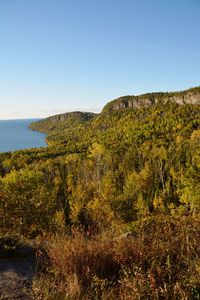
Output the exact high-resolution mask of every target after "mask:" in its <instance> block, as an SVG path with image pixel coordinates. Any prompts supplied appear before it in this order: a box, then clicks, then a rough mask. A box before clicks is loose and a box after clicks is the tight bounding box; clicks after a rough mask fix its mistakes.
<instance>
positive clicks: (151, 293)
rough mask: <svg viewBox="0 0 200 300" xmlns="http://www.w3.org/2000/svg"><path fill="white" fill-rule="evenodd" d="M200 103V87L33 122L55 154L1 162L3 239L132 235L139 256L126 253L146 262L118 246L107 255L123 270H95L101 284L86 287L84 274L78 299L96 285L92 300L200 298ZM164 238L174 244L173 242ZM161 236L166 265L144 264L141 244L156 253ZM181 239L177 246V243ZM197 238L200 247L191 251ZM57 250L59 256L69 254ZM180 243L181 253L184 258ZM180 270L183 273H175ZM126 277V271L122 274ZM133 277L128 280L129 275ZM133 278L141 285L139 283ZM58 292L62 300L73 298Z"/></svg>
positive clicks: (25, 154)
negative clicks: (77, 234) (78, 233)
mask: <svg viewBox="0 0 200 300" xmlns="http://www.w3.org/2000/svg"><path fill="white" fill-rule="evenodd" d="M199 104H200V88H195V89H190V90H188V91H184V92H177V93H153V94H146V95H142V96H137V97H134V96H127V97H122V98H119V99H117V100H114V101H112V102H110V103H109V104H107V105H106V107H105V108H104V109H103V111H102V113H100V114H92V113H81V112H74V113H67V114H64V115H58V116H54V117H50V118H47V119H44V120H42V121H39V122H36V123H32V124H31V125H30V128H31V129H32V130H39V131H43V132H46V133H47V134H48V136H47V142H48V145H49V147H47V148H41V149H31V150H23V151H16V152H13V153H1V154H0V175H1V176H0V228H1V235H2V236H5V235H6V236H7V235H9V236H19V237H26V238H31V239H34V238H36V237H38V236H41V235H43V234H44V233H45V234H47V233H48V234H49V233H51V234H55V233H56V234H59V235H63V234H64V235H65V234H66V233H68V234H71V233H72V232H74V230H77V228H79V229H80V228H81V230H82V232H83V233H84V234H85V233H86V232H91V235H92V234H95V235H97V234H98V235H101V236H102V235H103V234H105V233H106V232H107V234H108V232H110V233H109V234H108V235H109V239H108V240H107V242H106V243H108V241H109V240H111V236H112V235H113V234H114V235H117V234H119V233H123V232H125V231H127V230H131V231H132V233H133V235H134V234H135V236H136V237H135V238H136V242H137V247H138V250H136V248H134V249H135V250H133V248H131V249H132V250H130V249H129V248H128V249H129V250H130V251H133V252H134V251H136V252H137V251H138V252H137V253H138V254H137V255H136V252H134V255H135V256H134V255H133V252H131V253H132V254H131V253H130V252H127V253H126V254H125V252H123V251H125V249H124V248H123V247H124V246H123V245H121V244H120V245H121V246H120V245H117V247H121V248H117V250H116V249H114V248H113V249H114V250H113V251H117V252H116V253H117V254H116V253H115V254H113V253H114V252H112V253H111V252H109V251H111V250H108V249H107V250H106V249H104V250H105V251H107V252H108V253H109V257H110V261H112V259H114V258H113V257H115V259H117V260H118V261H117V262H116V261H115V263H116V265H114V266H111V267H112V268H116V269H115V274H111V275H109V274H107V273H106V274H104V275H102V273H101V272H100V271H97V270H96V269H95V270H93V271H92V272H93V273H92V275H91V276H93V277H91V278H90V277H89V278H90V280H89V279H88V281H87V280H86V282H83V281H84V279H83V277H84V275H83V273H81V274H82V275H81V276H82V277H81V278H79V276H80V274H79V273H78V275H76V276H78V277H77V278H76V280H77V282H78V283H77V284H79V288H80V295H84V293H90V292H91V293H92V290H94V287H92V285H91V282H93V283H92V284H94V285H95V289H96V290H95V293H96V295H97V296H96V298H94V297H95V296H94V295H93V296H91V298H87V299H103V298H101V297H103V296H102V295H103V293H104V292H105V290H106V289H107V288H108V287H109V289H110V293H111V294H112V297H113V298H111V294H109V295H110V296H108V298H104V299H116V298H115V297H118V298H119V299H132V298H128V297H129V296H128V295H129V288H130V294H131V293H133V290H131V289H132V288H133V287H134V289H136V290H137V291H136V292H135V293H136V294H135V295H136V296H135V298H133V299H199V298H198V297H200V293H199V290H200V282H199V280H198V279H197V278H198V276H199V278H200V272H199V268H197V267H194V268H193V271H192V265H193V266H197V264H199V263H200V261H199V254H200V249H199V245H198V242H197V240H198V241H199V234H198V232H199V230H200V227H198V226H199V223H198V216H199V213H200V105H199ZM188 222H189V223H188ZM187 224H189V225H188V227H187ZM148 226H149V230H150V233H148V230H147V229H148ZM181 228H185V229H184V230H186V231H187V228H189V229H188V230H189V231H190V232H191V234H192V237H191V236H189V233H188V231H187V234H188V236H187V238H189V240H187V245H186V244H184V243H185V241H184V234H185V233H184V232H186V231H181ZM192 228H193V230H194V232H193V231H192ZM115 232H116V233H115ZM117 232H118V233H117ZM177 233H178V235H177ZM142 234H143V235H142ZM145 234H146V236H145ZM170 234H171V235H170ZM148 235H149V237H150V236H151V239H152V240H151V241H150V240H148ZM163 235H166V237H167V239H166V240H165V242H164V240H162V238H163ZM154 236H157V242H158V241H159V239H161V240H160V244H159V242H158V248H156V250H155V249H154V248H152V249H151V250H152V253H154V254H152V257H154V256H153V255H155V253H156V256H157V255H158V256H159V255H161V254H162V255H163V257H161V258H160V261H156V260H154V259H153V258H152V257H151V258H149V261H147V262H146V263H145V262H144V261H143V260H144V259H145V257H143V258H141V257H140V256H141V255H143V254H141V253H142V251H143V250H144V247H145V245H144V244H141V245H139V243H140V242H141V240H142V238H143V239H144V240H143V241H146V242H145V243H147V244H146V245H149V246H148V247H150V244H151V243H153V239H154ZM173 236H176V239H177V240H176V241H174V242H173V240H172V239H171V238H172V237H173ZM146 238H147V240H146ZM190 239H191V240H193V242H194V244H192V246H191V244H190V241H191V240H190ZM170 241H171V242H170ZM177 241H178V242H177ZM76 242H77V243H78V241H75V242H74V243H76ZM82 242H83V245H82V246H81V247H83V248H84V247H85V248H84V249H85V250H84V251H89V250H88V248H87V247H89V249H90V250H91V251H93V250H92V249H93V248H91V247H94V248H95V247H96V246H94V245H93V246H90V245H88V244H87V242H86V244H84V243H85V242H84V241H82ZM90 242H91V241H90ZM136 242H135V243H136ZM59 243H60V242H58V244H56V245H57V246H56V247H58V248H56V251H58V249H59V247H61V246H59ZM67 243H68V241H66V245H68V244H67ZM95 243H96V240H95ZM168 243H169V244H168ZM173 243H174V244H173ZM179 243H180V245H179ZM181 244H182V247H183V248H181V249H182V250H180V249H179V250H180V251H182V252H180V253H179V252H178V251H179V250H178V248H179V246H180V247H181ZM130 245H132V243H131V242H130V243H129V246H130ZM135 245H136V244H135ZM159 245H160V247H161V248H162V247H165V246H166V247H167V249H168V250H167V249H166V251H167V252H166V253H164V254H163V252H162V251H164V250H161V248H159ZM79 246H80V245H79ZM79 246H78V245H77V246H74V247H75V249H77V248H76V247H79ZM129 246H127V244H126V247H129ZM68 247H69V245H68ZM70 247H71V246H70ZM98 247H99V246H98ZM98 247H97V248H98ZM105 247H108V245H107V244H106V246H105ZM113 247H114V246H113ZM130 247H136V246H133V245H132V246H130ZM152 247H153V246H152ZM156 247H157V246H156ZM184 247H186V248H184ZM187 247H189V248H190V247H192V249H193V250H194V252H195V255H196V256H193V258H189V256H188V255H189V254H188V253H186V252H184V251H189V250H188V249H189V248H187ZM95 249H96V248H95ZM120 249H121V250H120ZM142 249H143V250H142ZM159 249H160V250H159ZM162 249H164V248H162ZM184 249H186V250H184ZM54 250H55V249H54ZM104 250H103V249H102V251H104ZM129 250H127V249H126V251H129ZM193 250H192V251H193ZM51 251H52V249H51ZM51 251H50V252H51ZM71 251H72V252H73V250H71ZM94 251H97V250H94ZM120 251H122V252H123V254H122V252H120ZM145 251H146V250H145ZM145 251H144V253H145ZM159 251H161V252H159ZM176 252H177V254H176ZM52 253H53V252H51V254H52ZM120 253H121V256H120ZM52 255H54V254H52ZM69 255H70V254H69ZM77 255H78V254H77ZM99 255H100V257H101V256H102V253H101V254H99ZM131 255H133V256H134V257H135V258H134V259H135V260H134V261H132V258H131V257H132V256H131ZM145 255H147V253H146V254H145ZM184 255H186V257H184ZM118 256H119V257H118ZM128 256H129V258H128ZM136 256H137V258H136ZM139 257H140V258H139ZM106 259H107V258H106ZM121 259H122V261H121ZM194 259H196V260H195V261H194ZM55 260H56V258H55V257H53V261H54V262H55ZM97 260H98V259H97ZM129 260H130V261H131V262H130V263H128V261H129ZM141 261H143V263H144V265H142V263H141ZM95 263H96V260H95ZM104 263H105V262H104ZM112 263H113V264H114V262H113V261H112ZM117 263H118V264H117ZM154 264H155V265H154ZM61 265H62V264H61V262H57V265H56V266H57V267H58V266H59V268H58V269H59V270H60V271H58V273H59V272H61V273H62V274H61V275H62V276H61V278H63V276H64V277H65V275H63V274H64V273H63V272H64V270H61ZM105 265H106V263H105ZM175 265H177V269H176V274H174V273H173V270H172V269H173V266H175ZM68 267H69V266H68ZM133 267H134V268H133ZM66 268H67V267H66ZM90 268H91V269H92V268H93V265H92V266H90ZM102 268H103V267H102ZM120 268H121V269H120ZM119 269H120V270H121V271H120V270H119ZM122 269H123V272H125V273H123V274H122V273H119V274H118V272H119V271H120V272H122ZM133 269H134V270H133ZM70 270H71V269H70ZM183 270H187V272H188V275H187V276H189V277H187V276H186V277H184V276H185V275H184V274H182V272H185V271H183ZM70 272H72V271H70ZM73 272H75V271H73ZM73 272H72V273H73ZM88 272H89V271H88ZM99 272H100V273H99ZM102 272H103V271H102ZM105 272H106V271H105ZM126 272H128V273H126ZM137 272H138V273H137ZM190 272H191V273H190ZM108 273H109V271H108ZM70 274H71V273H70ZM120 274H121V275H122V278H123V280H122V281H123V283H121V286H120V281H118V279H119V278H118V276H120ZM127 274H129V275H130V276H128V277H126V276H127ZM145 274H147V275H145ZM170 274H171V275H170ZM180 274H182V275H180ZM179 275H180V276H179ZM88 276H89V275H88ZM95 276H96V277H95ZM137 276H138V277H137ZM145 276H146V277H145ZM151 276H152V278H151ZM170 276H171V277H170ZM177 276H178V277H177ZM115 277H116V278H115ZM179 277H180V278H179ZM70 278H71V277H70ZM95 278H96V279H95ZM117 278H118V279H117ZM126 278H127V280H131V282H132V285H131V287H129V288H128V287H126V288H125V285H126V284H127V285H128V283H127V281H126ZM135 278H136V279H135ZM139 278H140V279H139ZM67 280H68V279H66V278H65V281H66V282H67ZM95 280H96V281H95ZM134 280H136V281H138V280H141V282H140V281H138V282H139V283H138V285H137V284H136V282H134ZM149 280H150V281H149ZM184 280H185V281H184ZM111 282H112V284H113V286H112V288H111V285H110V283H111ZM113 282H114V283H113ZM117 282H118V283H117ZM117 284H118V287H117ZM119 286H120V288H119ZM86 291H87V292H86ZM88 291H89V292H88ZM170 291H171V292H170ZM57 292H58V291H57ZM118 292H119V294H117V296H116V293H118ZM58 293H61V295H63V294H62V293H69V290H68V289H67V288H66V289H64V291H59V292H58ZM120 293H121V294H120ZM142 293H143V294H142ZM169 293H171V294H169ZM184 295H185V296H184ZM168 296H169V297H168ZM80 297H82V296H80ZM92 297H93V298H92ZM98 297H99V298H98ZM124 297H126V298H124ZM162 297H163V298H162ZM167 297H168V298H167ZM177 297H179V298H177ZM181 297H183V298H181ZM184 297H185V298H184ZM195 297H196V298H195ZM52 299H53V298H52ZM70 299H71V298H70ZM74 299H78V296H77V298H74ZM80 299H82V298H80ZM85 299H86V298H85Z"/></svg>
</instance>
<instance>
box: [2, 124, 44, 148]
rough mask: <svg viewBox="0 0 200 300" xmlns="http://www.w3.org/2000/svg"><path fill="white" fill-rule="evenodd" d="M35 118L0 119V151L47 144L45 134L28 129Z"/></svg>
mask: <svg viewBox="0 0 200 300" xmlns="http://www.w3.org/2000/svg"><path fill="white" fill-rule="evenodd" d="M37 120H38V119H26V120H0V152H7V151H14V150H20V149H29V148H36V147H45V146H47V145H46V143H45V136H46V134H44V133H40V132H36V131H31V130H30V129H28V125H29V124H30V123H31V122H34V121H37Z"/></svg>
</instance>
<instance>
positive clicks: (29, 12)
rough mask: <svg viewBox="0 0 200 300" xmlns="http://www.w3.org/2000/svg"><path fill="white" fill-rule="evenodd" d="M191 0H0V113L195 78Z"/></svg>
mask: <svg viewBox="0 0 200 300" xmlns="http://www.w3.org/2000/svg"><path fill="white" fill-rule="evenodd" d="M199 29H200V1H199V0H168V1H160V0H140V1H138V0H101V1H99V0H84V1H83V0H73V1H71V0H70V1H69V0H34V1H27V0H0V119H12V118H30V117H46V116H49V115H53V114H57V113H62V112H66V111H73V110H83V111H86V110H87V111H94V112H97V111H100V110H101V109H102V108H103V106H104V105H105V104H106V103H107V102H108V101H110V100H112V99H115V98H117V97H120V96H122V95H138V94H143V93H146V92H155V91H177V90H184V89H187V88H190V87H194V86H199V85H200V59H199V53H200V39H199Z"/></svg>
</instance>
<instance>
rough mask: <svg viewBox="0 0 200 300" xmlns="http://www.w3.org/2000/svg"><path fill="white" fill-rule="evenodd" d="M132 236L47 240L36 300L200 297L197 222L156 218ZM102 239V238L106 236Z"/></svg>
mask: <svg viewBox="0 0 200 300" xmlns="http://www.w3.org/2000/svg"><path fill="white" fill-rule="evenodd" d="M132 232H133V235H132V237H131V238H123V236H119V237H116V238H110V237H109V235H108V236H107V238H106V239H105V237H104V238H103V237H101V236H87V235H85V234H83V233H80V232H79V233H77V232H75V233H74V234H73V235H72V236H70V237H51V238H49V240H48V241H47V246H46V248H47V252H48V255H49V258H50V261H51V266H50V267H49V269H48V272H46V273H44V274H42V275H41V276H40V277H38V278H37V280H36V281H35V283H34V286H33V288H34V291H35V297H36V299H123V300H124V299H199V298H200V220H198V218H197V217H193V218H192V217H182V218H181V219H180V218H179V219H176V218H172V217H159V218H158V217H154V218H149V219H146V220H144V221H142V222H140V223H138V224H132ZM104 236H105V235H104Z"/></svg>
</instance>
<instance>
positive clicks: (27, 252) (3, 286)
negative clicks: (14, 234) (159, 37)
mask: <svg viewBox="0 0 200 300" xmlns="http://www.w3.org/2000/svg"><path fill="white" fill-rule="evenodd" d="M36 265H37V263H36V256H35V253H34V250H33V248H31V247H30V246H19V247H18V249H17V253H16V255H14V257H12V258H10V259H0V300H12V299H20V300H32V299H33V298H32V297H31V283H32V279H33V277H34V275H35V272H36Z"/></svg>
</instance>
